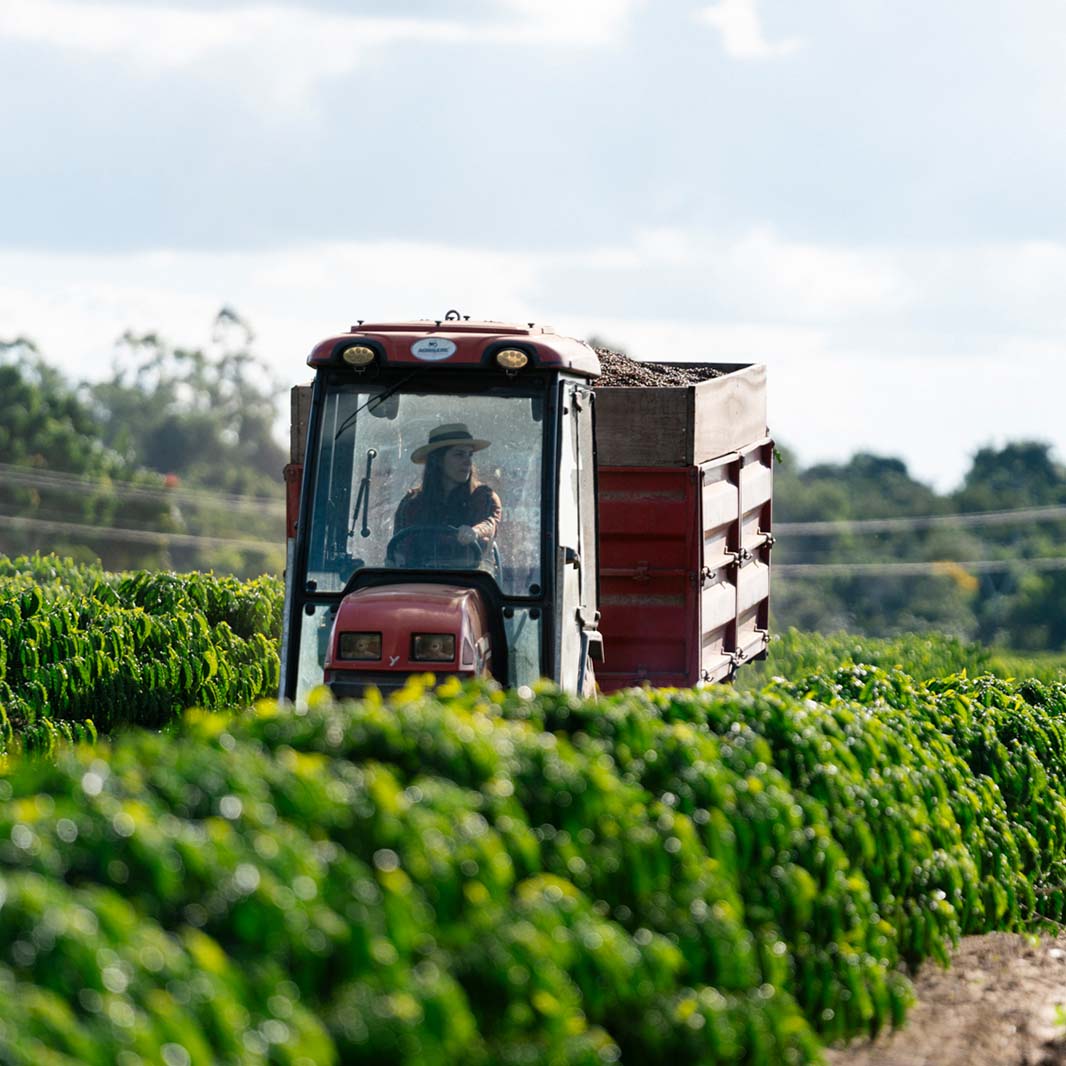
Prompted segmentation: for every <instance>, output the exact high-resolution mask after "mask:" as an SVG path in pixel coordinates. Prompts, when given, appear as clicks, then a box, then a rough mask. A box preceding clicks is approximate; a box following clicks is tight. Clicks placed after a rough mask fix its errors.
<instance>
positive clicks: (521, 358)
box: [496, 348, 529, 370]
mask: <svg viewBox="0 0 1066 1066" xmlns="http://www.w3.org/2000/svg"><path fill="white" fill-rule="evenodd" d="M496 362H497V364H498V365H499V366H502V367H503V369H504V370H521V369H522V367H524V366H525V365H526V363H528V362H529V356H528V355H526V353H525V352H523V351H520V350H519V349H518V348H504V349H503V351H502V352H497V353H496Z"/></svg>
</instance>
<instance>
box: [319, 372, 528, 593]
mask: <svg viewBox="0 0 1066 1066" xmlns="http://www.w3.org/2000/svg"><path fill="white" fill-rule="evenodd" d="M419 385H420V382H418V381H411V382H408V383H405V384H402V385H401V387H400V388H398V389H396V390H395V391H393V389H394V387H388V388H387V387H383V386H377V385H376V386H370V387H368V386H365V385H360V384H357V383H354V384H344V385H335V386H333V387H332V388H331V390H330V392H329V394H328V395H327V397H326V403H325V410H324V412H323V419H322V422H321V427H320V440H319V443H318V465H317V477H316V485H315V488H314V494H313V501H314V502H313V511H312V518H311V534H310V546H309V557H308V574H307V577H308V580H309V581H314V582H315V583H316V588H317V590H318V591H319V592H339V591H340V590H341V589H343V588H344V585H345V584H346V583H347V581H348V579H349V578H350V577H351V575H352V574H353V573H354V572H355V571H356V570H357V569H359V568H360V567H363V566H372V567H385V566H388V567H399V568H448V569H481V570H485V571H488V572H489V573H491V574H492V575H493V576H494V577H495V579H496V582H497V583H498V584H499V586H500V588H501V589H502V590H503V592H504V593H505V594H507V595H513V596H530V595H538V594H539V592H540V587H541V585H542V580H541V569H540V552H539V545H540V521H541V508H540V497H541V451H542V440H543V422H542V421H540V420H538V419H537V418H535V417H534V415H535V413H536V414H537V415H538V416H539V413H540V404H541V403H542V396H543V394H542V393H538V394H536V395H534V393H533V392H532V391H530V392H529V393H527V394H525V395H521V394H517V395H516V393H515V390H514V389H509V390H508V391H507V392H506V393H504V392H503V391H502V390H501V391H500V392H493V391H492V390H488V391H483V392H478V393H454V392H449V393H446V394H445V393H441V392H432V391H429V390H428V389H426V390H425V391H420V388H419Z"/></svg>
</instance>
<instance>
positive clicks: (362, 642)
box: [337, 633, 381, 662]
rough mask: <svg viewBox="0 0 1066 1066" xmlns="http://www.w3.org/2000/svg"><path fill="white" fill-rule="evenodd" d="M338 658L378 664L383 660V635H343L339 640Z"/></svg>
mask: <svg viewBox="0 0 1066 1066" xmlns="http://www.w3.org/2000/svg"><path fill="white" fill-rule="evenodd" d="M337 658H338V659H354V660H357V661H362V662H376V661H377V660H378V659H380V658H381V634H380V633H341V634H340V636H339V637H338V638H337Z"/></svg>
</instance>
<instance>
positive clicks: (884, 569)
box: [773, 556, 1066, 578]
mask: <svg viewBox="0 0 1066 1066" xmlns="http://www.w3.org/2000/svg"><path fill="white" fill-rule="evenodd" d="M960 570H965V571H972V572H973V573H977V574H1002V573H1007V572H1008V571H1012V570H1035V571H1044V570H1066V556H1043V557H1037V558H1033V559H927V560H914V561H913V562H897V563H775V564H774V568H773V573H774V574H775V575H776V576H777V577H789V578H791V577H797V578H803V577H860V576H872V577H876V576H885V577H888V576H891V577H918V576H922V575H925V574H952V573H958V572H959V571H960Z"/></svg>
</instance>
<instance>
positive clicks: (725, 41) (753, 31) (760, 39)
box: [696, 0, 803, 59]
mask: <svg viewBox="0 0 1066 1066" xmlns="http://www.w3.org/2000/svg"><path fill="white" fill-rule="evenodd" d="M696 18H697V19H698V20H699V21H700V22H704V23H706V24H707V25H708V26H711V27H712V28H714V29H716V30H717V31H718V32H719V33H720V34H721V36H722V47H723V48H724V49H725V51H726V55H729V56H732V57H733V58H734V59H770V58H773V57H774V56H783V55H789V54H790V53H792V52H795V51H797V50H798V49H800V48H801V47H802V46H803V42H802V41H801V40H800V39H799V38H798V37H790V38H787V39H786V40H783V41H776V42H774V43H770V42H769V41H767V39H766V36H765V34H764V33H763V28H762V23H761V21H760V19H759V12H758V10H757V9H756V7H755V0H719V2H718V3H717V4H714V5H712V6H711V7H706V8H703V9H702V10H700V11H699V12H697V13H696Z"/></svg>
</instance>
